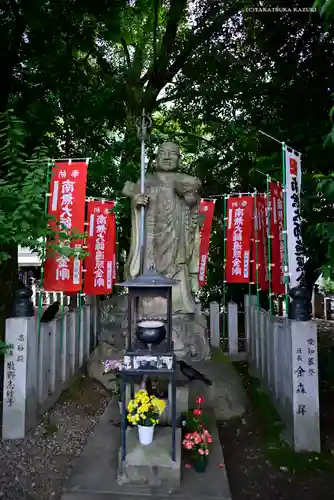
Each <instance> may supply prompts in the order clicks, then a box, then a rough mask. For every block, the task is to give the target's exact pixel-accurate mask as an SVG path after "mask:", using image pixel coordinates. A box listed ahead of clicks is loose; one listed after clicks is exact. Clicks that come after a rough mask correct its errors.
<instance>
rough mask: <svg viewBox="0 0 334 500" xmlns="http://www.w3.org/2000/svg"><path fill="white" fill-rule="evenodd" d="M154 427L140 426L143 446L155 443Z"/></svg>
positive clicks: (139, 432)
mask: <svg viewBox="0 0 334 500" xmlns="http://www.w3.org/2000/svg"><path fill="white" fill-rule="evenodd" d="M153 434H154V425H151V426H150V427H146V426H145V425H138V436H139V442H140V444H143V445H145V446H146V445H148V444H151V443H152V441H153Z"/></svg>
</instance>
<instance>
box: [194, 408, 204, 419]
mask: <svg viewBox="0 0 334 500" xmlns="http://www.w3.org/2000/svg"><path fill="white" fill-rule="evenodd" d="M193 413H194V415H197V416H198V417H200V416H201V415H202V410H201V409H200V408H195V410H194V411H193Z"/></svg>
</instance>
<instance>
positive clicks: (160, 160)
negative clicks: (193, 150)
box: [156, 142, 180, 172]
mask: <svg viewBox="0 0 334 500" xmlns="http://www.w3.org/2000/svg"><path fill="white" fill-rule="evenodd" d="M179 163H180V148H179V146H178V145H177V144H174V142H164V143H163V144H161V146H159V149H158V152H157V157H156V164H157V170H163V171H165V172H172V171H173V170H176V169H177V167H178V166H179Z"/></svg>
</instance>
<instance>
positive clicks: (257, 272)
mask: <svg viewBox="0 0 334 500" xmlns="http://www.w3.org/2000/svg"><path fill="white" fill-rule="evenodd" d="M256 197H257V190H256V189H255V190H254V222H255V227H256V231H255V270H256V307H257V309H260V291H259V220H258V217H257V206H256V205H257V203H256Z"/></svg>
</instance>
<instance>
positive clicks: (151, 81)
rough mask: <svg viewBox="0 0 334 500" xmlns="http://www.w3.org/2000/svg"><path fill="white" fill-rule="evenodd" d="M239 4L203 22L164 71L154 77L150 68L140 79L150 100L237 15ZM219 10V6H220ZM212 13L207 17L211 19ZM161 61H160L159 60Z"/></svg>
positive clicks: (160, 70)
mask: <svg viewBox="0 0 334 500" xmlns="http://www.w3.org/2000/svg"><path fill="white" fill-rule="evenodd" d="M240 7H241V4H239V3H238V4H237V5H234V6H233V7H231V8H229V9H228V10H226V11H225V12H224V13H223V14H220V15H217V16H216V18H215V19H214V20H213V21H212V22H211V23H210V24H209V25H208V23H207V21H208V18H205V19H204V21H203V28H202V29H201V30H200V31H199V32H197V33H193V34H191V35H190V36H189V38H188V40H187V41H186V43H185V45H184V47H183V49H182V51H181V52H180V53H179V55H178V56H177V57H176V58H175V60H174V62H173V63H172V64H171V65H170V66H169V67H168V66H166V67H165V69H163V68H161V66H160V65H159V68H158V70H159V71H157V73H156V74H155V75H154V73H153V72H152V68H151V69H150V70H148V72H147V73H146V74H145V75H144V76H143V78H142V81H141V82H142V84H144V83H145V82H148V85H147V89H148V93H149V95H150V96H152V98H153V99H154V101H155V99H156V97H157V95H158V94H159V92H160V91H161V90H162V89H163V88H164V87H165V85H166V84H167V83H168V82H171V81H172V79H173V78H174V77H175V75H176V74H177V73H178V72H179V71H180V70H181V69H182V68H183V66H184V65H185V63H186V62H187V60H188V58H189V57H190V56H191V54H192V53H193V52H194V51H195V50H196V49H197V48H198V47H199V46H201V45H202V44H203V43H204V42H208V41H209V40H210V38H211V37H212V36H213V35H214V33H215V32H216V31H218V30H219V29H220V28H221V26H222V24H224V23H225V22H226V21H227V20H228V19H230V18H231V17H232V16H233V15H234V14H237V13H238V12H239V10H240ZM220 9H221V6H220ZM211 15H212V12H211V13H210V15H209V17H211ZM160 60H161V59H160Z"/></svg>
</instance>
